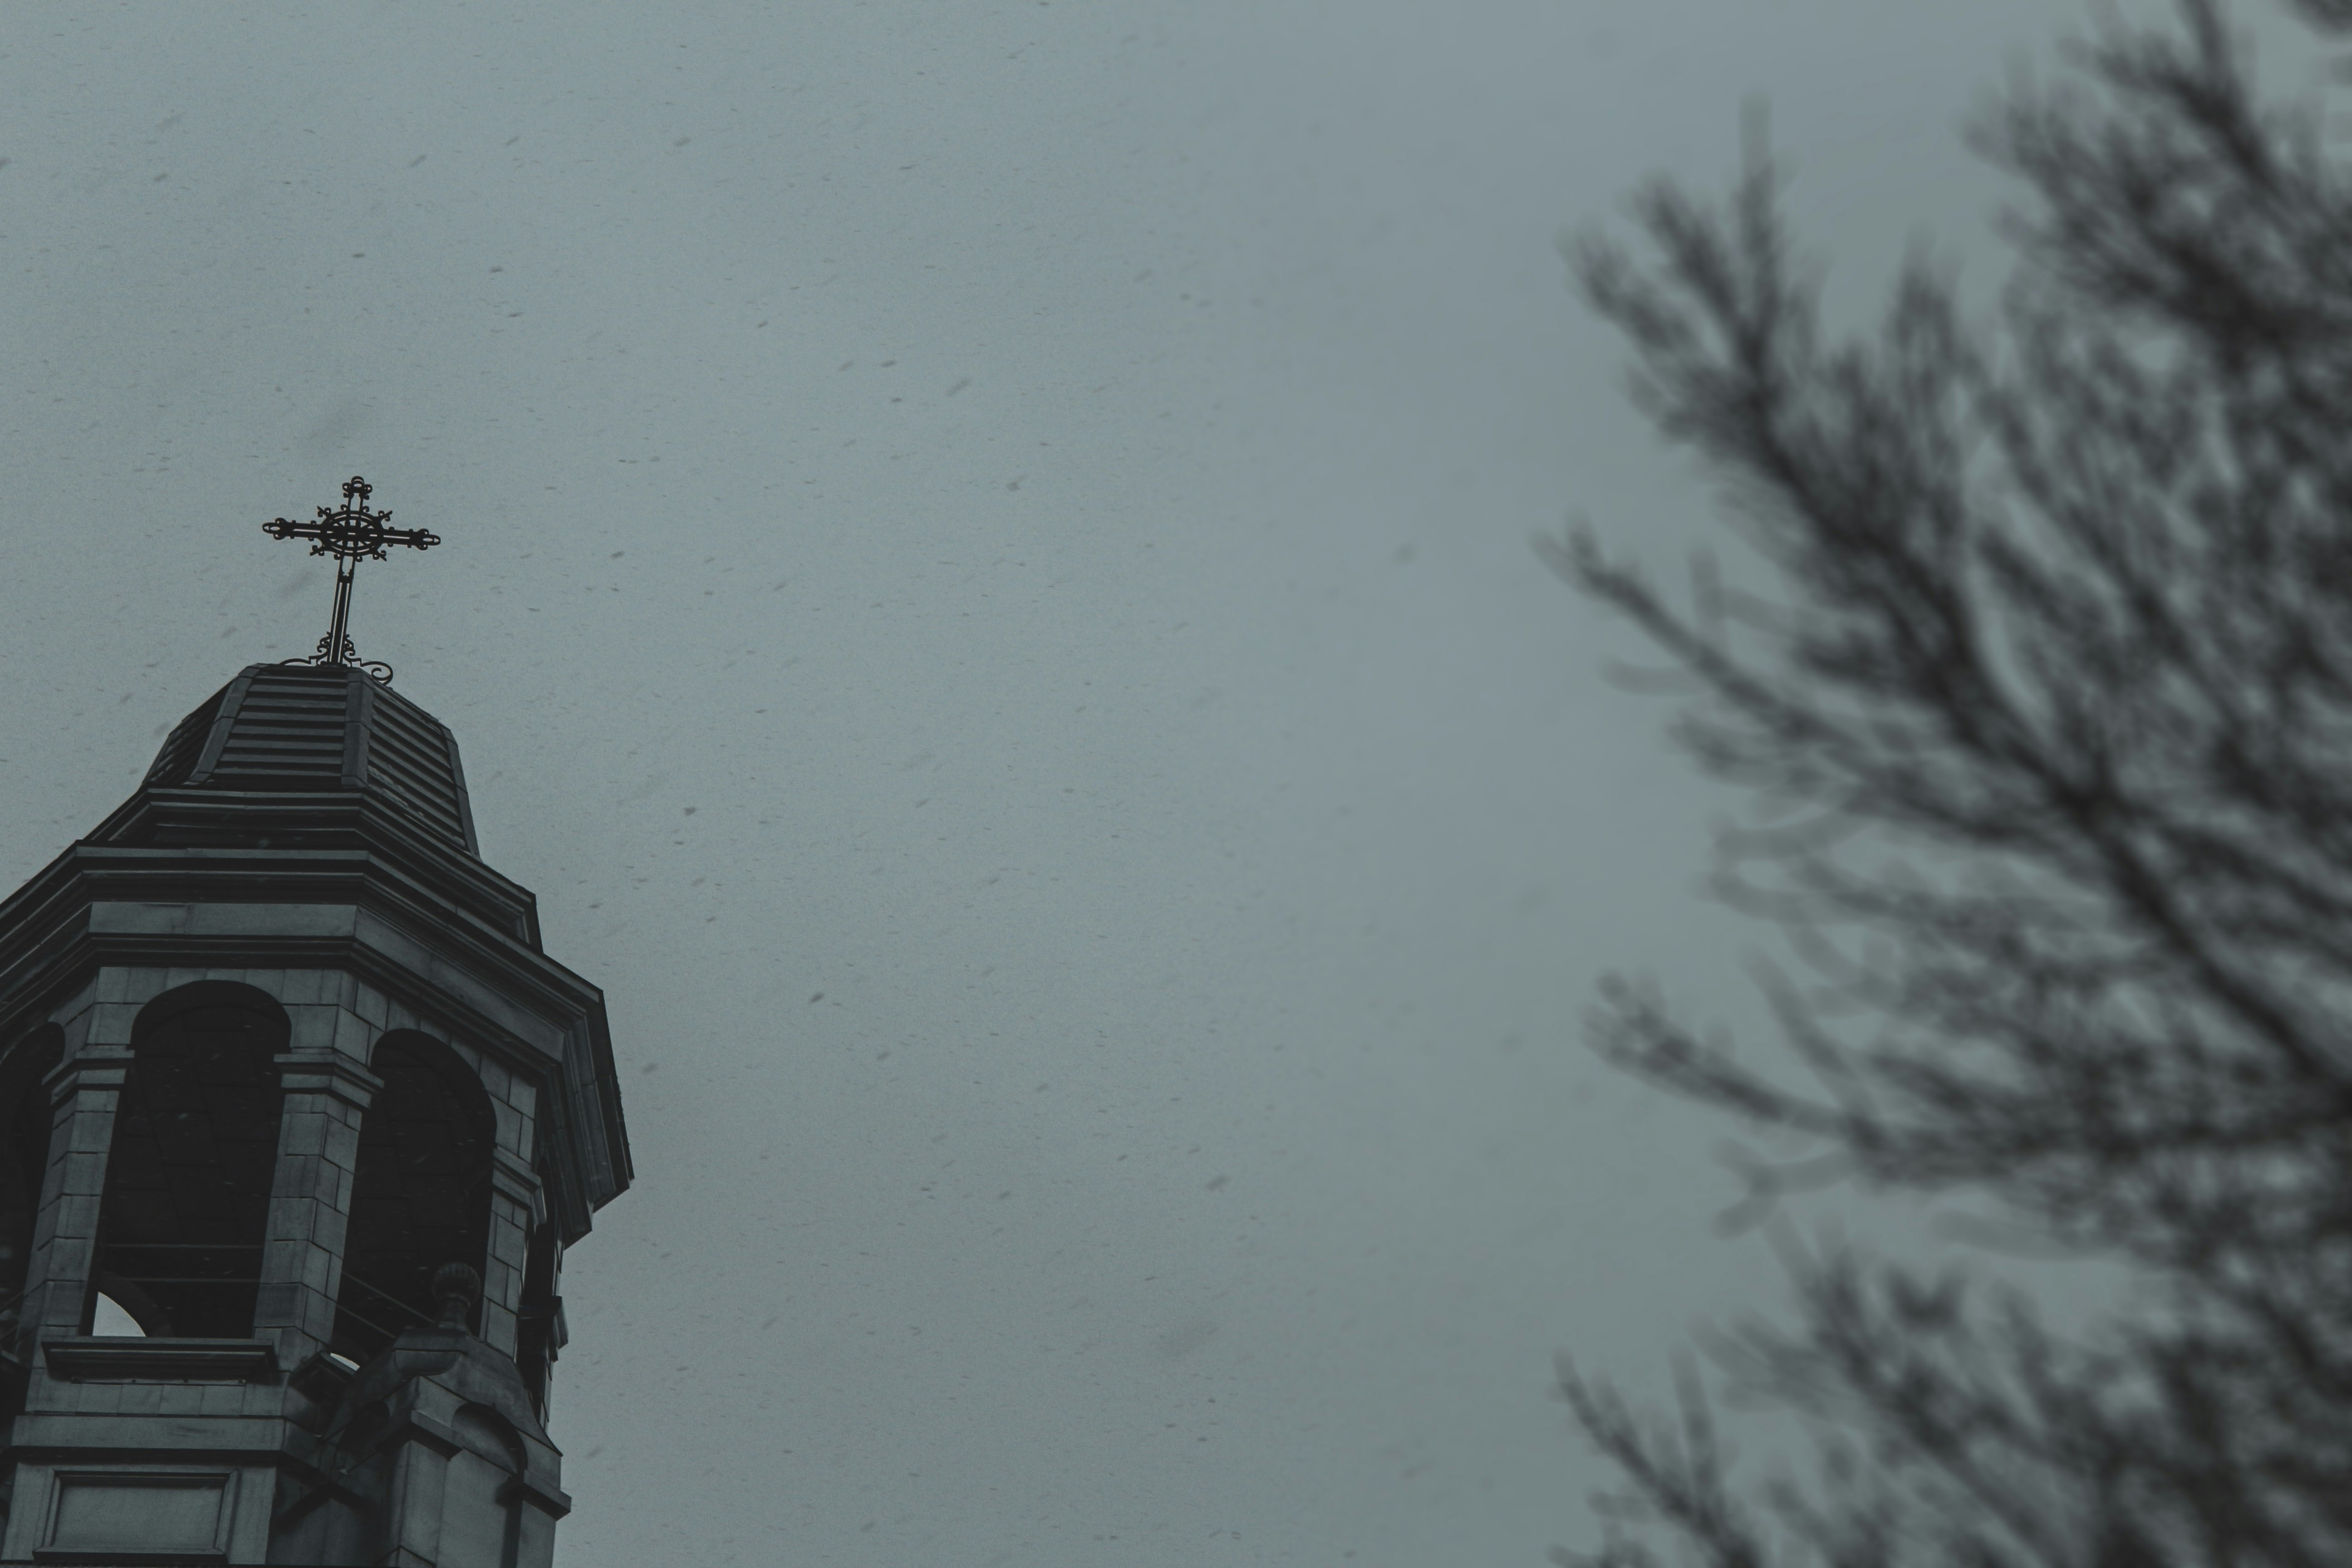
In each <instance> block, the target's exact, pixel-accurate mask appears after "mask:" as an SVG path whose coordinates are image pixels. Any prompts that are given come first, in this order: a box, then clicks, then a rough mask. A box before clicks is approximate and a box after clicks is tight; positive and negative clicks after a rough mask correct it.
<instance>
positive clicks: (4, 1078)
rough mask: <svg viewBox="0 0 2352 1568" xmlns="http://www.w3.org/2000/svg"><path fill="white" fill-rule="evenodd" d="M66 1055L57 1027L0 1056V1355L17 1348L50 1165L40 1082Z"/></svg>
mask: <svg viewBox="0 0 2352 1568" xmlns="http://www.w3.org/2000/svg"><path fill="white" fill-rule="evenodd" d="M64 1055H65V1035H64V1032H63V1031H62V1030H60V1029H59V1028H58V1026H56V1025H54V1024H49V1025H44V1026H42V1027H40V1028H38V1029H35V1030H34V1031H32V1032H31V1033H30V1034H28V1035H26V1036H25V1037H23V1038H21V1039H19V1040H17V1041H16V1043H15V1044H14V1045H12V1046H11V1047H9V1048H8V1049H7V1050H6V1051H5V1052H0V1139H5V1143H0V1352H5V1351H10V1350H13V1348H14V1345H15V1341H16V1324H17V1322H18V1321H20V1319H21V1317H22V1312H23V1307H24V1300H25V1289H26V1270H27V1269H28V1268H31V1266H32V1262H33V1227H34V1225H35V1223H36V1222H37V1219H38V1218H39V1216H40V1211H41V1178H42V1176H43V1174H44V1173H46V1172H47V1169H48V1163H49V1096H48V1090H47V1086H46V1085H45V1084H44V1083H43V1082H42V1080H43V1079H46V1078H47V1076H48V1074H49V1071H50V1069H51V1068H55V1067H56V1066H57V1065H58V1062H59V1061H60V1060H61V1059H63V1058H64Z"/></svg>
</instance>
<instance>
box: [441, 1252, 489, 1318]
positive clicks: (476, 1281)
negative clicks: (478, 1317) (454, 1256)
mask: <svg viewBox="0 0 2352 1568" xmlns="http://www.w3.org/2000/svg"><path fill="white" fill-rule="evenodd" d="M481 1299H482V1277H481V1276H480V1275H479V1274H478V1273H476V1272H475V1271H474V1270H473V1269H471V1268H467V1266H466V1265H464V1264H462V1263H445V1264H443V1265H442V1266H441V1267H440V1268H436V1269H435V1270H434V1271H433V1304H434V1306H435V1307H436V1309H437V1310H438V1313H439V1316H440V1319H441V1326H442V1327H443V1328H445V1329H458V1330H464V1329H465V1328H466V1327H467V1324H468V1323H469V1322H470V1321H472V1319H473V1316H474V1303H475V1302H476V1301H478V1300H481Z"/></svg>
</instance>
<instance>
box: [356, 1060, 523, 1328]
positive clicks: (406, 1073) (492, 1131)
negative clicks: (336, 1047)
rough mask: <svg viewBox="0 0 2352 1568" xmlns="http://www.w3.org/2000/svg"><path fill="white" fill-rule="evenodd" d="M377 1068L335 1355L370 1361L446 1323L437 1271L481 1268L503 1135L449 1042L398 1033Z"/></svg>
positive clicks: (365, 1120) (364, 1125) (363, 1131)
mask: <svg viewBox="0 0 2352 1568" xmlns="http://www.w3.org/2000/svg"><path fill="white" fill-rule="evenodd" d="M369 1066H370V1067H371V1068H373V1070H374V1072H375V1074H376V1076H377V1077H379V1078H381V1079H383V1089H380V1090H378V1091H377V1093H376V1095H375V1098H374V1100H373V1103H371V1104H370V1105H369V1107H368V1110H367V1114H366V1115H365V1116H363V1117H362V1118H361V1120H360V1150H359V1169H358V1171H357V1172H356V1173H355V1174H354V1176H353V1178H352V1213H351V1224H350V1227H349V1229H348V1230H347V1231H346V1232H345V1237H344V1243H343V1280H342V1289H341V1295H340V1297H339V1298H338V1300H337V1302H336V1310H335V1332H334V1340H333V1342H332V1345H331V1349H333V1350H334V1351H337V1352H341V1354H343V1355H346V1356H349V1357H351V1358H352V1360H354V1361H357V1362H362V1363H364V1362H366V1361H368V1360H369V1359H370V1358H371V1357H373V1356H374V1355H375V1354H376V1353H377V1352H380V1351H382V1350H383V1348H384V1347H385V1346H386V1345H388V1344H390V1343H391V1342H392V1340H393V1337H394V1335H396V1334H398V1333H400V1332H402V1331H404V1330H407V1329H412V1328H429V1327H431V1326H432V1325H433V1324H434V1323H435V1321H436V1317H435V1310H436V1300H435V1297H434V1293H433V1275H434V1271H435V1270H436V1269H437V1268H440V1267H441V1266H442V1265H443V1264H445V1263H464V1264H466V1265H467V1266H468V1267H469V1268H476V1269H479V1268H481V1267H482V1264H483V1260H484V1258H486V1257H487V1255H488V1251H489V1243H490V1150H491V1148H492V1146H493V1145H494V1144H495V1142H497V1138H498V1119H497V1116H496V1114H495V1113H494V1112H493V1111H492V1110H491V1109H490V1097H489V1095H488V1093H487V1092H485V1091H484V1089H483V1088H482V1085H481V1080H480V1079H477V1078H476V1077H475V1076H474V1072H473V1069H472V1068H468V1067H467V1065H466V1064H465V1062H464V1061H463V1060H462V1059H460V1058H459V1057H458V1056H457V1053H456V1052H455V1051H453V1050H451V1049H450V1048H449V1047H447V1046H445V1045H443V1044H442V1043H441V1042H440V1041H438V1040H436V1039H434V1038H433V1037H430V1036H428V1035H422V1034H417V1033H415V1032H413V1031H407V1030H399V1031H394V1033H392V1034H388V1035H386V1036H384V1037H383V1038H382V1039H381V1040H379V1041H377V1042H376V1047H375V1055H374V1058H373V1060H372V1061H371V1062H370V1063H369Z"/></svg>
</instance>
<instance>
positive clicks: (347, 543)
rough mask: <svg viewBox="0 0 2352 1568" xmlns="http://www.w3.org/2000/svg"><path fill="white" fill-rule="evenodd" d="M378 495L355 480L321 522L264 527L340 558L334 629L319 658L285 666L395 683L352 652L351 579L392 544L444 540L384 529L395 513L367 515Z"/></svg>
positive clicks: (422, 546) (387, 670)
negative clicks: (340, 669) (335, 668)
mask: <svg viewBox="0 0 2352 1568" xmlns="http://www.w3.org/2000/svg"><path fill="white" fill-rule="evenodd" d="M374 493H375V490H374V488H373V486H371V485H370V484H369V483H368V482H367V481H366V480H365V479H361V478H360V477H359V476H358V475H357V474H353V475H352V477H351V479H349V480H348V481H347V482H346V483H345V484H344V486H343V504H342V505H341V506H340V507H337V508H334V509H333V510H329V509H328V508H326V507H323V506H322V507H320V508H319V516H318V519H317V521H312V522H294V521H289V520H288V519H286V518H282V517H281V518H278V519H277V520H276V521H272V522H265V523H263V524H262V525H261V529H262V531H263V532H265V533H267V534H268V535H269V537H270V538H272V539H307V540H310V542H311V543H310V553H311V554H313V555H331V556H333V557H334V558H335V616H334V621H333V624H332V625H331V626H329V627H328V628H327V635H326V636H325V637H320V639H319V651H318V652H316V653H314V654H312V655H310V658H289V659H287V660H286V661H285V662H286V663H288V664H333V665H351V666H353V667H355V668H360V669H364V670H366V671H367V672H368V674H369V675H370V676H371V677H373V679H377V680H380V681H389V680H390V679H392V666H390V665H388V664H383V663H380V662H378V661H376V660H373V659H364V658H361V657H360V656H359V651H358V650H357V649H356V648H354V647H352V634H351V624H352V572H353V571H354V570H356V569H357V568H358V566H359V563H361V562H362V561H381V560H383V558H384V554H383V547H384V546H385V545H387V544H405V545H407V546H409V547H410V548H412V549H415V550H430V549H432V548H433V547H434V546H435V545H436V544H438V543H440V542H441V536H440V535H439V534H437V533H428V532H426V531H425V530H424V529H421V528H386V527H384V524H385V523H387V522H390V521H392V513H390V512H388V511H370V510H368V509H367V502H368V497H370V496H371V495H373V494H374Z"/></svg>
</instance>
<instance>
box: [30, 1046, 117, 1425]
mask: <svg viewBox="0 0 2352 1568" xmlns="http://www.w3.org/2000/svg"><path fill="white" fill-rule="evenodd" d="M130 1073H131V1047H129V1046H127V1045H92V1044H89V1043H87V1042H85V1043H84V1044H82V1045H81V1047H79V1049H78V1050H76V1051H75V1052H74V1054H73V1055H71V1056H69V1057H68V1058H66V1059H65V1060H64V1061H62V1062H60V1063H58V1066H57V1067H55V1068H52V1069H50V1071H49V1073H48V1076H47V1079H44V1082H45V1084H46V1086H47V1089H48V1091H49V1107H50V1118H49V1163H48V1167H47V1171H46V1172H45V1173H44V1174H43V1176H42V1179H41V1207H40V1212H39V1215H38V1216H37V1218H36V1219H35V1220H34V1222H33V1255H32V1258H31V1259H30V1260H29V1262H28V1265H27V1267H26V1271H25V1279H26V1292H25V1300H24V1303H23V1305H22V1307H21V1309H20V1311H21V1318H20V1322H21V1327H20V1329H19V1331H18V1332H19V1334H20V1336H21V1342H23V1343H24V1346H25V1349H26V1365H27V1369H28V1370H29V1371H30V1373H31V1375H32V1376H33V1377H34V1378H36V1379H38V1378H40V1377H43V1376H45V1375H46V1373H45V1372H44V1371H43V1370H42V1367H41V1363H40V1350H39V1347H38V1344H37V1342H38V1341H39V1340H41V1339H43V1338H47V1337H54V1336H56V1335H59V1334H78V1333H79V1332H81V1322H82V1314H83V1313H84V1311H86V1310H88V1308H89V1289H90V1270H91V1269H92V1268H94V1267H96V1264H97V1251H98V1217H99V1209H100V1205H101V1204H102V1203H103V1202H104V1199H105V1195H106V1159H107V1155H108V1153H109V1152H110V1151H111V1150H112V1148H113V1144H114V1117H115V1112H116V1110H119V1109H120V1108H121V1102H122V1086H123V1084H124V1082H125V1081H126V1080H127V1079H129V1077H130Z"/></svg>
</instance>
